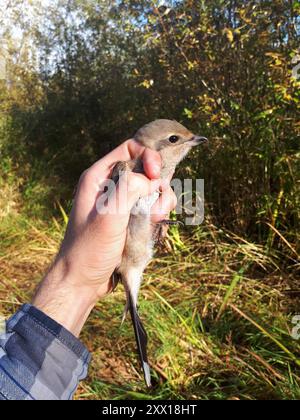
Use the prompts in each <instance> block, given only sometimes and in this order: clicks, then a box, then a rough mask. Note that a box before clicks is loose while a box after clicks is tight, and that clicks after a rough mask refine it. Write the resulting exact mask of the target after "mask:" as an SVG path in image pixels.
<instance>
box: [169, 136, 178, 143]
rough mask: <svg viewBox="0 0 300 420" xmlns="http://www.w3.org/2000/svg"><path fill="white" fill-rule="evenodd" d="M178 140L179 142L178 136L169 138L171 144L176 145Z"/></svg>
mask: <svg viewBox="0 0 300 420" xmlns="http://www.w3.org/2000/svg"><path fill="white" fill-rule="evenodd" d="M178 140H179V137H178V136H171V137H170V138H169V142H170V143H176V142H177V141H178Z"/></svg>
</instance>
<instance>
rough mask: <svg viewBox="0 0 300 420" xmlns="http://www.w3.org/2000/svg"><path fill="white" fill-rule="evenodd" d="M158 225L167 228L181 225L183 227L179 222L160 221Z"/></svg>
mask: <svg viewBox="0 0 300 420" xmlns="http://www.w3.org/2000/svg"><path fill="white" fill-rule="evenodd" d="M158 224H161V225H167V226H176V225H182V226H183V222H181V221H180V220H168V219H165V220H161V221H160V222H158Z"/></svg>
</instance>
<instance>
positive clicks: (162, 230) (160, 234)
mask: <svg viewBox="0 0 300 420" xmlns="http://www.w3.org/2000/svg"><path fill="white" fill-rule="evenodd" d="M175 225H183V223H182V222H180V221H179V220H167V219H166V220H161V221H160V222H158V223H156V225H155V227H154V231H153V241H154V242H156V243H158V244H162V243H163V239H164V237H165V236H166V234H167V231H168V227H169V226H175Z"/></svg>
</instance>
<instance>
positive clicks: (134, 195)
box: [33, 140, 176, 333]
mask: <svg viewBox="0 0 300 420" xmlns="http://www.w3.org/2000/svg"><path fill="white" fill-rule="evenodd" d="M137 157H141V158H142V160H143V166H144V171H145V174H146V176H145V175H142V174H136V173H128V174H126V175H127V176H124V177H121V178H120V181H119V183H118V186H117V188H116V189H115V190H114V191H113V194H114V195H115V197H114V198H115V201H114V200H111V201H110V202H112V203H115V202H117V203H118V206H117V210H118V211H107V212H106V213H105V214H99V212H98V211H97V205H96V204H97V200H98V199H99V198H100V197H101V194H103V193H104V192H103V189H102V186H103V185H104V184H105V183H106V181H107V180H108V179H109V178H110V176H111V172H112V169H113V167H114V165H115V164H116V163H117V162H118V161H127V160H131V159H135V158H137ZM160 170H161V158H160V154H159V153H158V152H156V151H153V150H150V149H145V148H144V147H143V146H141V145H139V144H138V143H137V142H135V141H134V140H128V141H126V142H125V143H123V144H122V145H120V146H119V147H117V148H116V149H115V150H113V151H112V152H111V153H109V154H108V155H106V156H105V157H104V158H103V159H101V160H99V161H98V162H96V163H95V164H94V165H93V166H92V167H91V168H89V169H88V170H87V171H85V172H84V173H83V175H82V176H81V178H80V181H79V185H78V189H77V193H76V197H75V201H74V205H73V208H72V211H71V215H70V220H69V224H68V228H67V231H66V235H65V238H64V241H63V243H62V246H61V249H60V251H59V254H58V256H57V258H56V260H55V262H54V264H53V266H52V267H51V268H50V270H49V272H48V274H47V275H46V277H45V279H44V281H43V282H42V285H41V286H40V288H39V290H38V292H37V294H36V296H35V298H34V301H33V304H34V305H35V306H37V307H38V308H39V309H41V310H43V311H44V312H47V311H48V315H50V316H52V317H53V318H54V319H56V320H57V321H58V322H60V323H62V324H63V325H65V326H66V327H67V328H68V329H69V330H71V331H72V330H73V332H74V333H79V331H80V329H81V327H80V329H79V325H80V324H81V322H80V320H82V319H83V318H84V321H85V318H86V316H87V313H89V311H90V309H91V308H92V307H93V306H94V304H95V303H96V301H97V299H98V298H100V297H103V296H104V295H105V294H107V293H108V292H109V291H110V290H111V282H110V278H111V275H112V273H113V272H114V270H115V268H116V267H117V266H118V265H119V263H120V262H121V258H122V253H123V249H124V245H125V240H126V230H127V226H128V222H129V217H130V210H131V208H132V207H133V205H134V204H135V203H136V201H137V200H138V199H139V198H140V197H142V196H145V195H148V194H151V193H152V192H154V191H156V190H157V189H159V188H160V189H161V191H162V193H161V195H160V197H159V199H158V201H157V202H156V203H155V204H154V206H153V208H152V212H151V213H152V221H153V222H158V221H160V220H163V219H165V218H166V215H168V214H169V212H170V211H171V210H172V209H173V208H174V207H175V205H176V197H175V195H174V193H173V191H172V189H171V187H170V186H169V185H168V184H167V183H166V182H162V181H161V179H160V178H159V177H160ZM124 191H126V192H127V194H126V199H125V198H124V197H125V196H124V195H123V193H124ZM108 210H109V209H108ZM58 291H60V294H59V295H58ZM53 293H54V294H55V296H56V303H53V302H52V301H53ZM49 296H50V297H49ZM68 301H70V302H71V301H73V303H74V301H76V304H75V305H77V312H78V310H79V309H82V310H80V312H81V315H80V316H79V315H78V313H77V312H76V313H77V316H75V317H74V316H73V317H72V316H71V314H72V313H73V312H74V315H75V309H74V308H73V309H70V308H69V310H68V309H67V307H68V306H69V305H68V304H67V302H68ZM51 302H52V303H51ZM57 307H60V309H59V310H58V309H57ZM49 308H50V309H49ZM83 308H86V310H85V311H84V314H83V313H82V312H83ZM49 310H50V312H51V313H50V314H49ZM65 318H68V319H69V321H68V323H67V325H66V320H65ZM72 318H77V321H76V323H77V324H76V325H73V324H74V319H72ZM78 318H79V319H78ZM84 321H83V322H84ZM82 325H83V324H82ZM78 330H79V331H78Z"/></svg>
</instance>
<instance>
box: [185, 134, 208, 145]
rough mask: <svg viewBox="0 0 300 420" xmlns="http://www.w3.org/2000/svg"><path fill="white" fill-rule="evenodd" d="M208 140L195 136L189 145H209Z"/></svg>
mask: <svg viewBox="0 0 300 420" xmlns="http://www.w3.org/2000/svg"><path fill="white" fill-rule="evenodd" d="M207 142H208V139H207V138H206V137H202V136H193V137H192V138H191V140H189V143H190V145H191V146H199V145H200V144H202V143H207Z"/></svg>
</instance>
